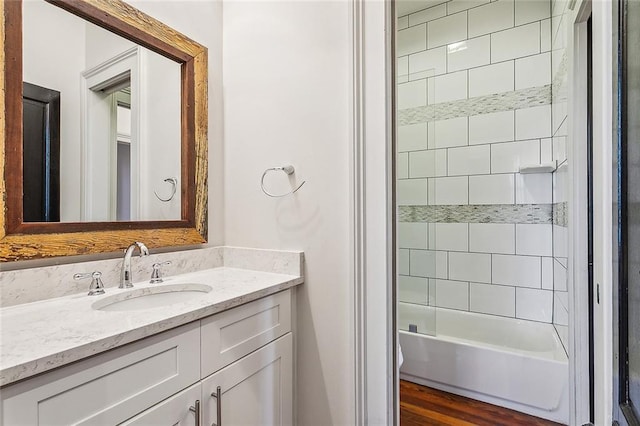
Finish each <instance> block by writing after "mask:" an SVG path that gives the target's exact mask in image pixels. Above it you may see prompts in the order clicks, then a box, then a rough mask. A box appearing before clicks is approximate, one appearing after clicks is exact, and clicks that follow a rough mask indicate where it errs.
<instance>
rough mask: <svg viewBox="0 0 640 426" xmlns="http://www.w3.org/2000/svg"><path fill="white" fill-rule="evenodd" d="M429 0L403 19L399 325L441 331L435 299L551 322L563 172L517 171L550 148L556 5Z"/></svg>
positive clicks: (522, 0)
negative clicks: (555, 181)
mask: <svg viewBox="0 0 640 426" xmlns="http://www.w3.org/2000/svg"><path fill="white" fill-rule="evenodd" d="M429 4H431V5H432V6H431V7H429V8H426V9H424V10H420V11H417V12H415V13H411V14H409V15H406V16H401V17H399V19H398V39H397V55H398V58H397V60H398V70H397V76H398V102H397V104H398V179H399V180H398V197H397V198H398V210H399V225H398V244H399V248H400V254H399V256H400V259H399V260H400V262H399V273H400V277H399V284H398V285H399V300H400V302H401V308H400V312H401V320H400V322H401V324H400V328H401V329H406V328H407V326H408V324H406V322H407V321H404V322H405V323H404V324H403V319H402V317H403V312H405V314H406V313H407V312H410V315H408V316H409V317H411V320H410V321H408V322H409V323H412V324H417V325H418V330H417V331H418V332H427V333H428V332H430V331H432V330H429V327H430V325H429V324H428V318H429V315H431V314H430V310H429V306H438V307H445V308H450V309H459V310H464V311H473V312H477V313H482V314H488V315H499V316H505V317H515V318H521V319H527V320H534V321H541V322H548V323H550V322H552V319H553V296H554V292H553V290H554V288H553V277H554V267H555V266H556V264H557V263H558V262H557V261H556V260H554V257H553V255H554V253H553V234H552V227H553V224H552V223H553V214H552V202H553V199H552V175H551V174H550V173H538V174H520V173H519V168H520V167H521V166H526V165H534V164H539V163H541V162H542V163H544V162H550V161H551V160H552V158H553V140H552V135H553V133H552V108H551V82H552V79H551V4H550V2H548V1H540V0H529V1H527V0H515V1H514V0H498V1H492V2H490V1H489V0H452V1H449V2H444V3H441V4H435V5H434V2H430V3H429ZM421 312H422V314H421ZM420 315H422V317H421V318H422V320H420ZM406 317H407V316H406V315H405V318H406ZM425 318H426V320H425Z"/></svg>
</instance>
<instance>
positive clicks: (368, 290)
mask: <svg viewBox="0 0 640 426" xmlns="http://www.w3.org/2000/svg"><path fill="white" fill-rule="evenodd" d="M391 6H392V3H391V2H390V1H384V2H370V1H365V0H352V8H351V19H352V22H353V27H352V30H353V32H352V54H353V58H354V62H353V65H352V73H353V80H352V83H353V101H352V114H353V128H352V141H353V145H352V150H351V151H352V152H351V162H352V166H351V182H350V183H351V188H352V190H351V200H352V201H351V203H352V206H351V211H352V219H351V227H352V228H351V229H352V232H353V233H352V239H351V246H352V249H353V253H354V258H353V263H354V267H353V271H352V276H353V280H354V316H355V318H354V327H355V335H354V342H355V350H354V354H355V359H354V365H355V372H356V374H355V383H354V388H355V401H356V418H355V424H357V425H391V424H394V422H395V411H396V410H395V409H394V408H395V407H394V386H395V374H390V373H393V371H394V353H395V349H394V345H393V342H394V339H393V333H394V330H393V323H394V321H393V317H392V313H393V311H394V310H393V302H394V300H395V298H394V297H393V296H392V293H391V291H392V290H391V289H392V286H391V285H390V283H391V282H392V278H393V277H392V275H391V274H392V270H393V269H392V259H393V256H392V247H391V242H392V232H391V227H392V222H391V218H392V211H393V210H392V209H393V206H392V203H391V194H392V185H393V183H392V182H393V176H392V173H391V170H392V163H391V161H392V152H391V143H390V140H391V128H392V126H391V103H390V99H391V97H390V93H392V90H391V85H390V81H391V75H392V74H391V72H392V66H393V61H392V60H391V59H390V58H391V49H390V46H391V44H390V43H391V33H390V31H387V30H389V29H391V28H393V27H392V25H391V20H390V19H391V18H390V17H391V15H390V13H391Z"/></svg>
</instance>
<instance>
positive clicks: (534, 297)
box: [516, 288, 553, 322]
mask: <svg viewBox="0 0 640 426" xmlns="http://www.w3.org/2000/svg"><path fill="white" fill-rule="evenodd" d="M552 313H553V292H552V291H547V290H534V289H530V288H517V289H516V318H520V319H526V320H532V321H541V322H551V320H552V318H553V315H552Z"/></svg>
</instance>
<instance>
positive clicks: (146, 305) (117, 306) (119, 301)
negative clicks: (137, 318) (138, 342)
mask: <svg viewBox="0 0 640 426" xmlns="http://www.w3.org/2000/svg"><path fill="white" fill-rule="evenodd" d="M210 291H211V287H210V286H208V285H206V284H193V283H187V284H170V285H159V286H157V287H146V288H140V289H135V290H131V291H127V292H125V293H120V294H114V295H113V296H109V297H105V298H104V299H101V300H98V301H97V302H94V303H93V304H92V305H91V307H92V308H93V309H96V310H100V311H139V310H143V309H152V308H159V307H162V306H167V305H173V304H174V303H181V302H187V301H189V300H192V299H196V298H198V297H202V295H203V294H206V293H209V292H210Z"/></svg>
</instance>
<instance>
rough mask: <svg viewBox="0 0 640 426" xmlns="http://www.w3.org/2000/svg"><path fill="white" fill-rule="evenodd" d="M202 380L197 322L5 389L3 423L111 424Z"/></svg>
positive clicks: (30, 425) (12, 425) (15, 425)
mask: <svg viewBox="0 0 640 426" xmlns="http://www.w3.org/2000/svg"><path fill="white" fill-rule="evenodd" d="M198 380H200V323H199V322H198V321H196V322H193V323H190V324H187V325H184V326H181V327H178V328H175V329H173V330H169V331H165V332H164V333H161V334H157V335H155V336H152V337H148V338H146V339H143V340H140V341H138V342H134V343H131V344H128V345H126V346H123V347H121V348H118V349H114V350H113V351H109V352H105V353H103V354H100V355H97V356H95V357H92V358H89V359H86V360H84V361H80V362H77V363H75V364H71V365H68V366H65V367H61V368H58V369H56V370H53V371H51V372H48V373H46V374H42V375H40V376H38V377H34V378H32V379H29V380H25V381H23V382H19V383H16V384H14V385H10V386H7V387H6V388H2V393H1V394H0V400H1V401H2V406H1V408H0V417H1V420H0V425H6V426H23V425H24V426H27V425H28V426H45V425H46V426H58V425H65V426H66V425H87V426H96V425H105V426H112V425H114V424H118V423H120V422H123V421H125V420H127V419H130V418H131V417H133V416H135V415H136V414H138V413H140V412H142V411H144V410H145V409H147V408H149V407H151V406H153V405H154V404H157V403H159V402H160V401H162V400H164V399H166V398H168V397H170V396H171V395H174V394H175V393H176V392H179V391H180V390H181V389H185V388H186V387H188V386H191V385H192V384H194V383H196V382H197V381H198Z"/></svg>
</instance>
